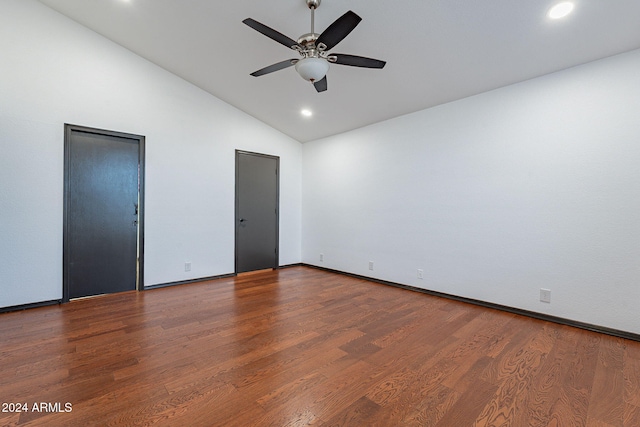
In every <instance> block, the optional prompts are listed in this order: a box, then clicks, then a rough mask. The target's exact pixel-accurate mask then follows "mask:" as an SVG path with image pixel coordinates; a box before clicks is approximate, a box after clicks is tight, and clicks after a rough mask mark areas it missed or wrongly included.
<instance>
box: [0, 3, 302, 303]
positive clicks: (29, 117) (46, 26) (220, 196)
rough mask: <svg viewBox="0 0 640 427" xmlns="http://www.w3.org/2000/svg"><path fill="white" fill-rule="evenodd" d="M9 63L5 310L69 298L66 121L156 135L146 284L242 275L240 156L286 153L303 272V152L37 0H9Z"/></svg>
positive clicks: (2, 141) (3, 98) (285, 190)
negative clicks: (237, 234)
mask: <svg viewBox="0 0 640 427" xmlns="http://www.w3.org/2000/svg"><path fill="white" fill-rule="evenodd" d="M0 57H1V58H2V59H1V62H2V67H0V307H7V306H14V305H20V304H27V303H32V302H40V301H47V300H53V299H59V298H61V296H62V226H63V224H62V215H63V166H64V162H63V152H64V145H63V141H64V135H63V129H64V123H72V124H77V125H83V126H90V127H96V128H104V129H110V130H115V131H121V132H128V133H134V134H140V135H145V136H146V168H147V169H146V198H145V200H146V216H145V220H146V236H145V238H146V240H145V271H144V274H145V276H144V277H145V284H146V285H152V284H158V283H166V282H173V281H181V280H188V279H192V278H199V277H207V276H214V275H220V274H226V273H232V272H233V270H234V185H235V184H234V180H235V175H234V173H235V172H234V171H235V150H236V149H241V150H249V151H256V152H261V153H266V154H272V155H277V156H280V159H281V160H280V167H281V177H280V185H281V190H280V203H281V212H280V221H281V223H280V263H281V264H283V265H284V264H291V263H298V262H300V240H301V239H300V234H301V227H300V205H301V169H300V162H301V150H302V149H301V145H300V143H298V142H297V141H295V140H293V139H291V138H289V137H287V136H285V135H283V134H281V133H279V132H277V131H275V130H273V129H272V128H270V127H268V126H266V125H264V124H262V123H261V122H259V121H257V120H255V119H253V118H252V117H250V116H248V115H246V114H244V113H242V112H240V111H238V110H237V109H235V108H233V107H231V106H229V105H227V104H225V103H224V102H222V101H220V100H219V99H217V98H215V97H213V96H211V95H209V94H207V93H205V92H204V91H202V90H200V89H198V88H196V87H194V86H193V85H191V84H189V83H187V82H185V81H183V80H181V79H179V78H178V77H176V76H174V75H172V74H170V73H168V72H166V71H164V70H162V69H160V68H158V67H157V66H155V65H153V64H151V63H149V62H147V61H145V60H143V59H141V58H140V57H138V56H136V55H134V54H133V53H131V52H129V51H127V50H125V49H123V48H122V47H120V46H118V45H116V44H114V43H112V42H109V41H108V40H106V39H104V38H102V37H101V36H99V35H97V34H95V33H93V32H91V31H89V30H87V29H86V28H84V27H82V26H80V25H78V24H76V23H74V22H72V21H70V20H68V19H67V18H65V17H63V16H62V15H59V14H58V13H56V12H54V11H52V10H50V9H49V8H47V7H45V6H43V5H42V4H40V3H38V2H35V1H32V0H2V2H1V3H0ZM185 261H190V262H191V263H192V271H191V272H189V273H185V272H184V262H185Z"/></svg>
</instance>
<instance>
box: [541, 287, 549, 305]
mask: <svg viewBox="0 0 640 427" xmlns="http://www.w3.org/2000/svg"><path fill="white" fill-rule="evenodd" d="M540 301H542V302H546V303H551V290H550V289H543V288H541V289H540Z"/></svg>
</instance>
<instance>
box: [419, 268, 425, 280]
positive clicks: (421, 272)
mask: <svg viewBox="0 0 640 427" xmlns="http://www.w3.org/2000/svg"><path fill="white" fill-rule="evenodd" d="M418 279H424V270H423V269H421V268H419V269H418Z"/></svg>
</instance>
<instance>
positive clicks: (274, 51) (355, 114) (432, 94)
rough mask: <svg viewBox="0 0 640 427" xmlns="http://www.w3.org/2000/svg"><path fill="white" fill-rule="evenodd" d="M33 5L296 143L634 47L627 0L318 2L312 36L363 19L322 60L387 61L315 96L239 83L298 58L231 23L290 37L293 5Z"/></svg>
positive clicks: (305, 28)
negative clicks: (568, 4) (565, 10)
mask: <svg viewBox="0 0 640 427" xmlns="http://www.w3.org/2000/svg"><path fill="white" fill-rule="evenodd" d="M40 1H41V2H42V3H44V4H45V5H47V6H50V7H51V8H53V9H55V10H57V11H59V12H60V13H63V14H64V15H66V16H68V17H70V18H72V19H73V20H75V21H77V22H79V23H81V24H83V25H85V26H87V27H89V28H90V29H92V30H94V31H96V32H98V33H100V34H102V35H104V36H105V37H107V38H109V39H111V40H113V41H114V42H116V43H118V44H120V45H122V46H124V47H126V48H128V49H130V50H131V51H133V52H135V53H137V54H138V55H140V56H142V57H144V58H146V59H148V60H149V61H152V62H154V63H155V64H157V65H159V66H161V67H163V68H165V69H167V70H169V71H171V72H172V73H174V74H176V75H178V76H180V77H182V78H183V79H185V80H187V81H189V82H191V83H193V84H195V85H196V86H198V87H200V88H202V89H204V90H206V91H207V92H209V93H211V94H213V95H215V96H216V97H218V98H220V99H222V100H224V101H226V102H228V103H229V104H231V105H233V106H235V107H237V108H238V109H240V110H242V111H245V112H246V113H248V114H250V115H252V116H254V117H256V118H257V119H259V120H261V121H263V122H265V123H267V124H269V125H270V126H272V127H274V128H276V129H278V130H280V131H281V132H283V133H285V134H287V135H289V136H291V137H293V138H295V139H296V140H298V141H301V142H306V141H310V140H314V139H318V138H322V137H325V136H329V135H334V134H337V133H340V132H344V131H348V130H351V129H355V128H358V127H362V126H365V125H368V124H371V123H375V122H379V121H382V120H386V119H390V118H392V117H396V116H400V115H403V114H407V113H411V112H414V111H417V110H421V109H425V108H428V107H432V106H435V105H438V104H442V103H446V102H450V101H453V100H456V99H460V98H464V97H467V96H471V95H474V94H478V93H481V92H485V91H488V90H491V89H495V88H498V87H502V86H506V85H509V84H512V83H516V82H520V81H523V80H527V79H530V78H533V77H537V76H541V75H544V74H547V73H552V72H554V71H558V70H562V69H565V68H569V67H572V66H575V65H579V64H583V63H585V62H589V61H593V60H596V59H600V58H604V57H607V56H611V55H614V54H617V53H622V52H626V51H629V50H633V49H638V48H640V24H639V23H640V1H638V0H574V3H576V7H575V10H574V13H573V14H571V15H570V16H569V17H568V18H565V19H564V20H561V21H551V20H550V19H548V18H547V16H546V13H547V11H548V10H549V8H550V7H551V6H552V5H554V4H555V3H556V2H557V1H558V0H484V1H479V0H403V1H392V0H322V4H321V6H320V8H319V9H318V10H317V11H316V32H318V33H319V32H322V31H323V30H324V29H325V28H326V27H327V26H328V25H329V24H331V22H333V21H334V20H335V19H337V18H338V17H339V16H341V15H342V14H343V13H344V12H346V11H347V10H353V11H354V12H356V13H357V14H358V15H360V16H361V17H362V22H361V23H360V25H359V26H358V27H357V28H356V29H355V30H354V31H353V32H352V33H351V34H350V35H349V36H348V37H347V38H346V39H344V40H343V41H342V42H341V43H340V44H339V45H338V46H337V47H336V48H334V49H333V50H332V52H334V53H335V52H338V53H349V54H355V55H360V56H367V57H371V58H377V59H382V60H385V61H387V65H386V67H385V68H384V69H382V70H371V69H362V68H356V67H347V66H341V65H332V66H331V69H330V70H329V72H328V74H327V79H328V84H329V89H328V91H326V92H323V93H317V92H316V91H315V89H314V88H313V86H312V85H311V84H310V83H308V82H305V81H304V80H302V78H300V77H299V76H298V75H297V73H296V72H295V69H294V68H293V67H291V68H287V69H284V70H281V71H278V72H275V73H272V74H268V75H265V76H262V77H257V78H256V77H252V76H250V75H249V74H250V73H251V72H253V71H255V70H258V69H260V68H263V67H265V66H267V65H271V64H273V63H276V62H280V61H283V60H285V59H289V58H296V57H297V53H295V52H294V51H292V50H289V49H287V48H286V47H284V46H282V45H280V44H278V43H276V42H275V41H273V40H271V39H269V38H267V37H265V36H264V35H262V34H260V33H258V32H257V31H255V30H253V29H251V28H249V27H248V26H246V25H244V24H243V23H242V20H243V19H245V18H249V17H251V18H253V19H255V20H257V21H260V22H262V23H263V24H265V25H267V26H269V27H271V28H273V29H275V30H278V31H280V32H281V33H283V34H285V35H287V36H289V37H290V38H292V39H297V38H298V37H299V36H300V35H302V34H304V33H307V32H309V30H310V11H309V9H307V6H306V4H305V1H304V0H268V1H238V0H129V1H125V0H90V1H88V0H40ZM638 75H639V76H640V70H639V73H638ZM302 108H309V109H311V110H313V112H314V116H313V117H311V118H304V117H302V116H301V115H300V110H301V109H302Z"/></svg>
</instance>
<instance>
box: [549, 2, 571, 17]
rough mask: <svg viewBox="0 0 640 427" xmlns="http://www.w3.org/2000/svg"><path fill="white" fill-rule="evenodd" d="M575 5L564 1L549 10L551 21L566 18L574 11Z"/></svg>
mask: <svg viewBox="0 0 640 427" xmlns="http://www.w3.org/2000/svg"><path fill="white" fill-rule="evenodd" d="M573 8H574V4H573V3H572V2H570V1H563V2H562V3H558V4H557V5H555V6H553V7H552V8H551V9H549V13H548V16H549V18H551V19H560V18H564V17H565V16H567V15H568V14H570V13H571V11H573Z"/></svg>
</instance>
